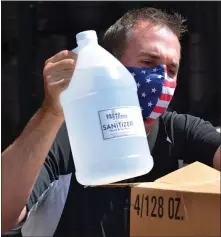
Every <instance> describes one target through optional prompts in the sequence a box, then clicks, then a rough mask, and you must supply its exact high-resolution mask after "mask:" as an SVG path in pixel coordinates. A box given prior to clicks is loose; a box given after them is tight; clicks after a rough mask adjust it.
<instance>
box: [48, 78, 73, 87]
mask: <svg viewBox="0 0 221 237" xmlns="http://www.w3.org/2000/svg"><path fill="white" fill-rule="evenodd" d="M70 81H71V79H70V78H63V79H61V80H59V81H56V82H54V83H52V84H51V85H50V87H56V89H58V90H64V89H66V88H67V87H68V85H69V83H70Z"/></svg>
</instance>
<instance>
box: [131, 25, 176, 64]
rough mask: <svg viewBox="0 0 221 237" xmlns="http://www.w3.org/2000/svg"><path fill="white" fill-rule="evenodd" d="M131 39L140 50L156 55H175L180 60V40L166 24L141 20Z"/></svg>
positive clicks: (174, 57)
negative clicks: (154, 23)
mask: <svg viewBox="0 0 221 237" xmlns="http://www.w3.org/2000/svg"><path fill="white" fill-rule="evenodd" d="M131 40H132V41H133V42H134V43H135V44H136V45H137V46H138V47H139V50H140V51H143V52H146V53H151V54H153V55H154V54H155V55H156V56H164V57H173V59H174V60H176V61H177V62H179V59H180V42H179V40H178V37H177V36H176V35H175V34H174V33H173V32H172V30H170V29H169V28H168V27H166V26H162V25H153V24H152V23H150V22H148V21H141V22H140V23H139V24H137V25H136V27H135V28H134V30H133V33H132V35H131Z"/></svg>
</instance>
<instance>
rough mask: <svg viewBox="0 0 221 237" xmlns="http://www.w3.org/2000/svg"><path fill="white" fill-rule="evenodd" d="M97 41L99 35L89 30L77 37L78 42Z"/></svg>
mask: <svg viewBox="0 0 221 237" xmlns="http://www.w3.org/2000/svg"><path fill="white" fill-rule="evenodd" d="M86 39H87V40H97V33H96V31H94V30H87V31H83V32H80V33H78V34H77V35H76V40H77V42H79V41H82V40H86Z"/></svg>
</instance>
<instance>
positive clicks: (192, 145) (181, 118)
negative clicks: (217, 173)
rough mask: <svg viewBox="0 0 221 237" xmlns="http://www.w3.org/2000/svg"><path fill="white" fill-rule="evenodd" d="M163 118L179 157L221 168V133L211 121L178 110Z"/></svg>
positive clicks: (189, 161) (166, 114) (175, 153)
mask: <svg viewBox="0 0 221 237" xmlns="http://www.w3.org/2000/svg"><path fill="white" fill-rule="evenodd" d="M162 118H163V120H164V122H165V124H166V127H167V129H166V130H167V132H168V135H169V138H170V139H171V140H172V143H173V154H174V155H175V156H176V157H177V158H178V159H179V158H181V159H183V160H184V162H185V163H191V162H194V161H199V162H202V163H204V164H207V165H209V166H212V167H214V168H216V169H218V170H220V168H221V167H220V134H219V133H218V132H217V131H216V129H215V127H213V126H212V124H211V123H209V122H207V121H204V120H203V119H200V118H198V117H194V116H191V115H187V114H177V113H176V112H166V113H165V114H164V115H163V116H162Z"/></svg>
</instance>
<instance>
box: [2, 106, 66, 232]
mask: <svg viewBox="0 0 221 237" xmlns="http://www.w3.org/2000/svg"><path fill="white" fill-rule="evenodd" d="M62 123H63V118H61V117H56V116H55V115H53V114H51V113H49V112H45V111H43V109H40V110H39V111H38V112H37V113H36V114H35V115H34V116H33V118H32V119H31V120H30V121H29V123H28V124H27V126H26V128H25V129H24V131H23V132H22V133H21V135H20V136H19V137H18V138H17V139H16V140H15V142H14V143H13V144H12V145H11V146H9V147H8V148H7V149H6V150H5V151H4V152H3V153H2V231H3V232H4V231H8V229H10V228H12V226H13V225H14V224H15V223H16V222H17V219H18V217H19V215H20V214H21V212H22V210H23V208H24V206H25V204H26V201H27V199H28V197H29V195H30V194H31V191H32V189H33V186H34V183H35V181H36V178H37V176H38V173H39V171H40V169H41V167H42V165H43V163H44V161H45V158H46V156H47V154H48V152H49V150H50V148H51V145H52V143H53V141H54V139H55V137H56V134H57V132H58V130H59V128H60V127H61V125H62Z"/></svg>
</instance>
